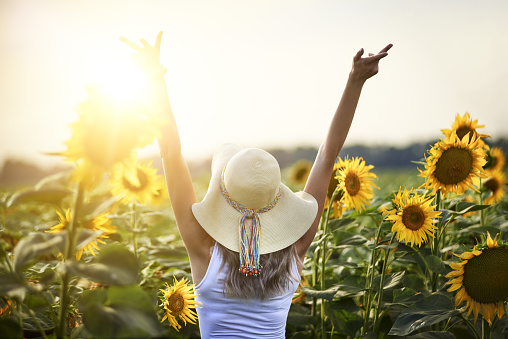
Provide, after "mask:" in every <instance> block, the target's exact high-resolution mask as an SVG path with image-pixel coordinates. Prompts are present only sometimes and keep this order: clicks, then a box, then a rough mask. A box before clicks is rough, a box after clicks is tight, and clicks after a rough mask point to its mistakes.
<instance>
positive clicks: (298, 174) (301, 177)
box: [289, 160, 312, 186]
mask: <svg viewBox="0 0 508 339" xmlns="http://www.w3.org/2000/svg"><path fill="white" fill-rule="evenodd" d="M311 168H312V162H310V161H308V160H299V161H297V162H295V163H294V164H293V166H291V170H290V172H289V181H290V182H291V183H293V184H295V185H298V186H303V185H305V183H306V182H307V179H308V178H309V174H310V170H311Z"/></svg>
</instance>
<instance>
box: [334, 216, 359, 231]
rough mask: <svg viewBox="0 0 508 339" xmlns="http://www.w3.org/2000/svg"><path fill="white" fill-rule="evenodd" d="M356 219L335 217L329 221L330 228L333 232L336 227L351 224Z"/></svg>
mask: <svg viewBox="0 0 508 339" xmlns="http://www.w3.org/2000/svg"><path fill="white" fill-rule="evenodd" d="M355 221H356V219H354V218H344V219H334V220H332V221H330V222H328V229H330V230H331V231H332V232H333V231H335V230H336V229H338V228H340V227H345V226H347V225H350V224H352V223H353V222H355Z"/></svg>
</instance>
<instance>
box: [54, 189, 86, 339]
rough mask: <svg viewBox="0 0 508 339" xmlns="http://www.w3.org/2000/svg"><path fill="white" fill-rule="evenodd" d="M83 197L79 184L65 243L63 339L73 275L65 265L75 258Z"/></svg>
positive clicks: (60, 332)
mask: <svg viewBox="0 0 508 339" xmlns="http://www.w3.org/2000/svg"><path fill="white" fill-rule="evenodd" d="M83 196H84V187H83V183H81V182H80V183H79V184H78V192H77V194H76V198H75V200H74V210H73V213H72V217H71V220H70V222H69V225H68V226H67V241H66V243H65V254H64V260H63V264H64V273H63V276H62V285H61V289H60V313H59V316H58V319H59V322H58V327H57V330H56V337H57V338H63V337H64V336H65V335H66V332H67V326H66V321H67V309H68V308H69V304H70V296H69V283H70V280H71V274H70V273H69V270H67V269H66V268H65V263H66V262H67V261H72V260H74V258H75V255H74V252H75V247H76V229H77V227H76V225H77V224H78V215H79V213H80V212H81V207H82V205H83Z"/></svg>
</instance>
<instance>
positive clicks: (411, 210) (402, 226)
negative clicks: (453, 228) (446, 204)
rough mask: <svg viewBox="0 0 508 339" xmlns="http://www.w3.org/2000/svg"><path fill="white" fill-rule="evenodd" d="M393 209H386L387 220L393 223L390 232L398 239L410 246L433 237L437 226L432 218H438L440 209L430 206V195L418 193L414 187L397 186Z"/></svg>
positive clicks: (422, 242) (419, 244) (420, 243)
mask: <svg viewBox="0 0 508 339" xmlns="http://www.w3.org/2000/svg"><path fill="white" fill-rule="evenodd" d="M393 203H394V206H395V209H393V210H390V211H387V212H386V213H387V214H388V216H387V217H386V219H387V220H389V221H391V222H392V223H393V226H392V232H394V233H395V234H396V235H397V240H398V241H404V242H405V243H406V244H407V243H410V244H411V246H413V245H418V247H420V246H421V245H422V244H424V243H426V242H427V240H428V238H429V237H432V238H433V237H434V232H435V231H436V230H437V227H436V226H434V220H433V219H434V218H440V214H441V212H440V211H434V207H435V206H431V205H430V204H431V203H432V196H426V195H425V194H423V195H419V194H418V193H417V192H416V191H415V190H414V189H411V190H409V191H408V190H407V189H406V188H404V192H402V188H399V192H398V193H397V194H395V199H393Z"/></svg>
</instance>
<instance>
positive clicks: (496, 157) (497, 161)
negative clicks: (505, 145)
mask: <svg viewBox="0 0 508 339" xmlns="http://www.w3.org/2000/svg"><path fill="white" fill-rule="evenodd" d="M505 163H506V157H505V155H504V153H503V150H502V149H501V148H499V147H492V148H491V149H490V150H487V163H486V164H485V166H484V169H488V170H490V171H504V164H505Z"/></svg>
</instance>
